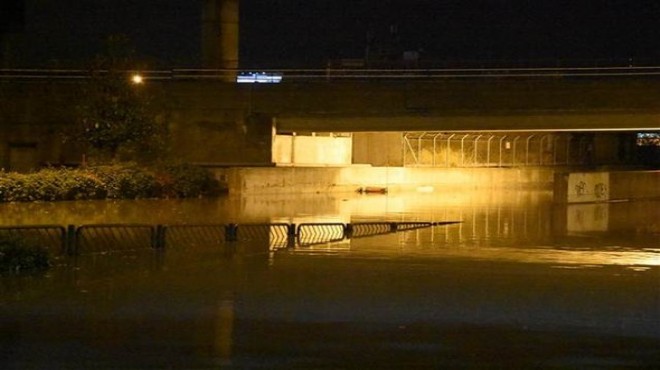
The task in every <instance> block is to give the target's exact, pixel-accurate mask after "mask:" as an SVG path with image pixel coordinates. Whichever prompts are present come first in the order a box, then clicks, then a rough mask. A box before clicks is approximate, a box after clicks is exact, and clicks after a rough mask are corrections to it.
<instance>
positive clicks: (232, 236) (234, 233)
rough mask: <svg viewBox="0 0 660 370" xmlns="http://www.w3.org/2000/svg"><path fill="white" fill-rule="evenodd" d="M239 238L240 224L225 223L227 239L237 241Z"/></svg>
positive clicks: (227, 240)
mask: <svg viewBox="0 0 660 370" xmlns="http://www.w3.org/2000/svg"><path fill="white" fill-rule="evenodd" d="M237 240H238V225H236V224H227V225H225V241H226V242H235V241H237Z"/></svg>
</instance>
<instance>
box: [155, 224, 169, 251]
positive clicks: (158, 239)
mask: <svg viewBox="0 0 660 370" xmlns="http://www.w3.org/2000/svg"><path fill="white" fill-rule="evenodd" d="M166 232H167V226H165V225H156V229H155V230H154V239H153V242H152V243H153V245H152V246H153V247H154V248H155V249H165V233H166Z"/></svg>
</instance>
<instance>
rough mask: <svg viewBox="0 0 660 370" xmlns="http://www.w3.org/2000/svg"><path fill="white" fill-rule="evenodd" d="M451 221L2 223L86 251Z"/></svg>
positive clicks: (251, 242) (313, 239) (297, 240)
mask: <svg viewBox="0 0 660 370" xmlns="http://www.w3.org/2000/svg"><path fill="white" fill-rule="evenodd" d="M452 223H458V221H449V222H364V223H359V222H358V223H348V224H343V223H304V224H300V225H296V224H287V223H272V224H271V223H262V224H197V225H146V224H96V225H82V226H75V225H69V226H68V227H63V226H57V225H36V226H3V227H0V236H5V237H7V236H9V237H16V238H21V239H25V240H27V241H30V242H32V243H35V244H37V245H40V246H43V247H45V248H47V249H48V250H49V251H50V252H51V253H53V254H56V255H65V254H68V255H85V254H98V253H107V252H117V251H132V250H140V249H165V248H167V249H173V250H177V249H179V250H181V249H186V250H188V249H195V248H199V247H215V246H217V247H227V246H230V245H231V246H233V247H235V246H243V249H245V250H250V251H252V252H254V251H258V252H264V253H265V252H269V251H274V250H278V249H283V248H289V247H295V246H300V247H305V246H311V245H316V244H326V243H333V242H339V241H343V240H346V239H350V238H361V237H367V236H375V235H381V234H387V233H395V232H402V231H408V230H413V229H419V228H427V227H433V226H440V225H447V224H452Z"/></svg>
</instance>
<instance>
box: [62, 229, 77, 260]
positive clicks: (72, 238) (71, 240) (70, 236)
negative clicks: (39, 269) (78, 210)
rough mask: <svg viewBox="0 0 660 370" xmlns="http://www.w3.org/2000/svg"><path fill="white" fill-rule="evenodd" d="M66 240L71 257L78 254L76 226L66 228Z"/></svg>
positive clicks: (67, 251)
mask: <svg viewBox="0 0 660 370" xmlns="http://www.w3.org/2000/svg"><path fill="white" fill-rule="evenodd" d="M64 240H65V243H66V253H67V254H68V255H70V256H73V255H75V254H76V253H77V252H78V248H77V244H78V243H77V242H76V225H68V226H67V227H66V234H65V236H64Z"/></svg>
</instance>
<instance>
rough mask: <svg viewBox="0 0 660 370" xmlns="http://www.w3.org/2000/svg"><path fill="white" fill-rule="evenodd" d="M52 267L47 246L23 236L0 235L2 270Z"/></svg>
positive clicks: (19, 270)
mask: <svg viewBox="0 0 660 370" xmlns="http://www.w3.org/2000/svg"><path fill="white" fill-rule="evenodd" d="M49 267H50V256H49V254H48V251H47V250H46V249H45V248H42V247H39V246H36V245H33V244H31V243H29V242H27V241H25V240H23V239H21V238H17V237H3V236H0V272H2V273H7V272H14V273H17V272H23V271H42V270H46V269H48V268H49Z"/></svg>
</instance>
